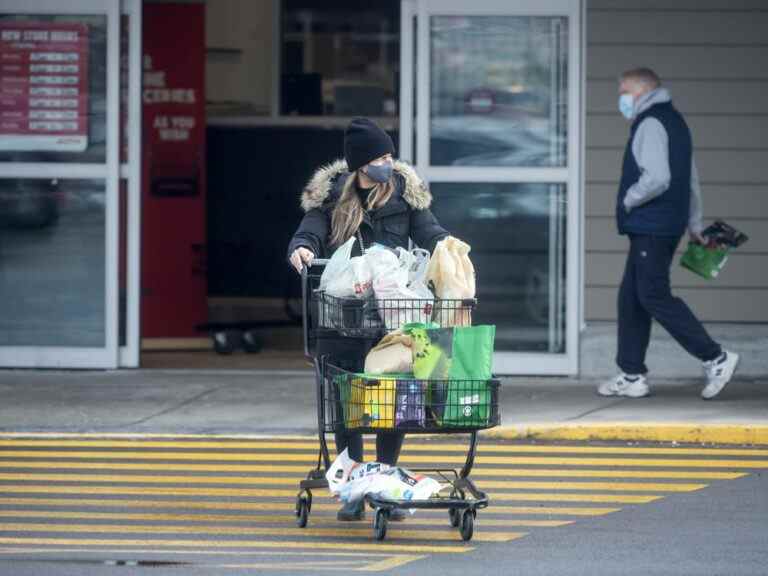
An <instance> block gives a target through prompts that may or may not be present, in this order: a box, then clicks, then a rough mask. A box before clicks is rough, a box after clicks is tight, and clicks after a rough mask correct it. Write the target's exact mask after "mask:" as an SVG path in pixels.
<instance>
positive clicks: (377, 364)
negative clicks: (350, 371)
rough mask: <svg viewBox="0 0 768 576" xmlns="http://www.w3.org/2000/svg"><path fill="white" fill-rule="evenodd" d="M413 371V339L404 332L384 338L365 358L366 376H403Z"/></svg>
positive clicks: (394, 333)
mask: <svg viewBox="0 0 768 576" xmlns="http://www.w3.org/2000/svg"><path fill="white" fill-rule="evenodd" d="M412 370H413V354H412V352H411V337H410V336H409V335H407V334H403V333H402V332H393V333H391V334H387V335H386V336H384V338H382V339H381V341H380V342H379V343H378V344H376V346H375V347H373V348H372V349H371V351H370V352H368V355H367V356H366V357H365V372H366V374H393V373H401V374H402V373H404V372H411V371H412Z"/></svg>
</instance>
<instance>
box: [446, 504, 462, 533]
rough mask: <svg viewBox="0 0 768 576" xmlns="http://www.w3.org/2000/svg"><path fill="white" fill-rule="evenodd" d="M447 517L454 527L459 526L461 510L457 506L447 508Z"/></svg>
mask: <svg viewBox="0 0 768 576" xmlns="http://www.w3.org/2000/svg"><path fill="white" fill-rule="evenodd" d="M448 518H450V519H451V526H453V527H454V528H458V527H459V522H460V521H461V512H460V511H459V509H458V508H449V509H448Z"/></svg>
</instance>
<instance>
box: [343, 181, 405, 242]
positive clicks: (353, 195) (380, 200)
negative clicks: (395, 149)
mask: <svg viewBox="0 0 768 576" xmlns="http://www.w3.org/2000/svg"><path fill="white" fill-rule="evenodd" d="M358 178H359V171H355V172H354V173H353V174H350V175H349V177H348V178H347V181H346V182H344V187H343V188H342V190H341V196H340V197H339V201H338V202H337V203H336V206H335V208H334V209H333V214H332V216H331V244H332V245H333V246H340V245H342V244H343V243H344V242H346V241H347V240H349V239H350V238H351V237H352V236H353V235H354V234H355V232H357V229H358V228H359V227H360V224H361V223H362V222H363V212H364V210H375V209H376V208H380V207H381V206H384V204H386V203H387V202H388V201H389V199H390V198H391V197H392V192H393V191H394V189H395V184H394V176H392V178H390V179H389V180H388V181H387V182H384V183H383V184H377V185H376V186H375V187H374V189H373V190H372V191H371V193H370V194H369V196H368V206H366V207H365V208H363V203H362V202H361V201H360V196H359V195H358V194H357V190H356V189H355V185H356V184H357V181H358Z"/></svg>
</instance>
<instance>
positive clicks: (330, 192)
mask: <svg viewBox="0 0 768 576" xmlns="http://www.w3.org/2000/svg"><path fill="white" fill-rule="evenodd" d="M394 168H395V169H394V174H395V190H394V191H393V193H392V196H391V197H390V199H389V200H388V201H387V203H386V204H385V205H384V206H381V207H380V208H377V209H376V210H370V211H366V213H365V216H364V218H363V222H362V223H361V224H360V229H359V230H360V234H361V235H362V237H363V243H364V244H365V247H366V248H369V247H370V246H371V245H372V244H374V243H379V244H384V245H386V246H389V247H391V248H397V247H398V246H399V247H402V248H406V249H407V248H408V239H409V238H410V239H411V240H413V242H414V243H415V244H416V245H417V246H418V247H420V248H424V249H426V250H429V251H430V252H432V251H434V249H435V245H436V244H437V243H438V242H439V241H440V240H442V239H443V238H445V237H446V236H448V232H447V231H446V230H445V229H444V228H443V227H442V226H440V224H439V223H438V222H437V219H436V218H435V216H434V215H433V214H432V212H431V211H430V209H429V206H430V204H431V203H432V195H431V194H430V192H429V190H428V189H427V187H426V185H425V184H424V182H423V181H422V180H421V178H419V176H418V175H417V174H416V172H415V171H414V169H413V168H412V167H411V166H409V165H408V164H406V163H405V162H402V161H396V162H395V166H394ZM350 176H351V175H350V173H349V172H348V171H347V165H346V162H344V161H343V160H338V161H336V162H334V163H333V164H330V165H329V166H325V167H323V168H320V169H319V170H318V171H317V172H316V173H315V175H314V176H313V177H312V179H311V180H310V181H309V183H308V184H307V186H306V187H305V188H304V192H303V193H302V196H301V206H302V208H303V209H304V211H305V215H304V219H303V220H302V221H301V224H300V225H299V228H298V230H296V233H295V234H294V235H293V239H292V240H291V242H290V244H289V245H288V257H290V255H291V254H292V253H293V251H294V250H295V249H296V248H299V247H304V248H308V249H309V250H311V251H312V253H313V254H315V256H317V257H318V258H329V257H330V256H331V254H332V253H333V251H334V250H335V249H336V248H337V246H331V245H330V237H331V216H332V214H333V209H334V208H335V206H336V202H337V201H338V199H339V198H340V196H341V191H342V189H343V186H344V183H345V182H346V180H347V178H349V177H350ZM358 244H359V243H356V244H355V250H354V251H353V255H354V254H359V253H360V247H359V246H358Z"/></svg>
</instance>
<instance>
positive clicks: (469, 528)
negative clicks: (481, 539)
mask: <svg viewBox="0 0 768 576" xmlns="http://www.w3.org/2000/svg"><path fill="white" fill-rule="evenodd" d="M459 531H460V532H461V539H462V540H464V542H469V541H470V540H472V535H473V534H474V533H475V515H474V513H473V512H472V511H471V510H465V511H464V513H463V514H462V515H461V527H460V528H459Z"/></svg>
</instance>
